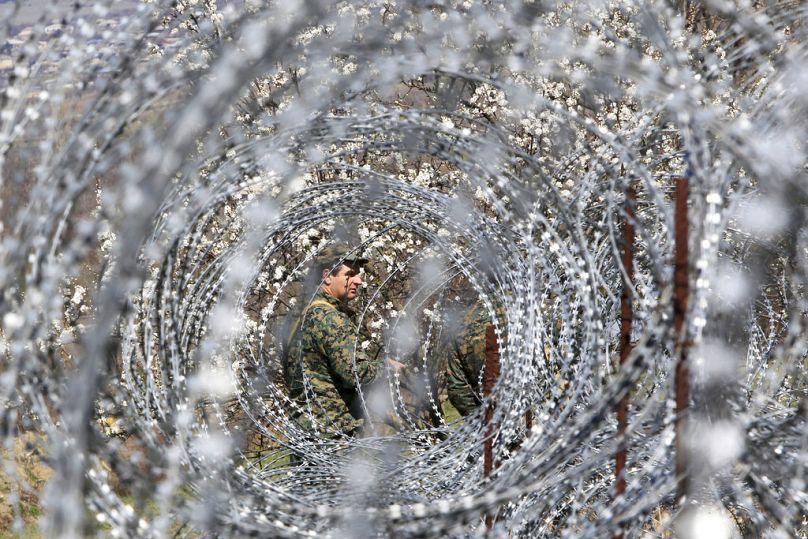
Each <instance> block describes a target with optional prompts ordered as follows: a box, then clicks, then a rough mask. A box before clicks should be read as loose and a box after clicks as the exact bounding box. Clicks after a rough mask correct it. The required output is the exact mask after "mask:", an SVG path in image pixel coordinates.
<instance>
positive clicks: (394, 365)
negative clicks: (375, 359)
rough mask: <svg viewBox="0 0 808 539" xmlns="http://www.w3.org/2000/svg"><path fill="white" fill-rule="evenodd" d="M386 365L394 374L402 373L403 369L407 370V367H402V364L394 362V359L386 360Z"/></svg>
mask: <svg viewBox="0 0 808 539" xmlns="http://www.w3.org/2000/svg"><path fill="white" fill-rule="evenodd" d="M387 364H388V365H389V366H390V368H391V369H393V371H394V372H396V373H400V372H401V371H403V370H404V369H406V368H407V366H406V365H404V364H403V363H400V362H398V361H396V360H395V359H388V360H387Z"/></svg>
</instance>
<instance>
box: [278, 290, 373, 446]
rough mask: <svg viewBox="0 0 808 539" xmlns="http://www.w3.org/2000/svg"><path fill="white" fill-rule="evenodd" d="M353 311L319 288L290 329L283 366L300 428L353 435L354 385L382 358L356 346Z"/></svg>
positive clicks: (356, 422) (369, 377)
mask: <svg viewBox="0 0 808 539" xmlns="http://www.w3.org/2000/svg"><path fill="white" fill-rule="evenodd" d="M358 340H359V335H358V332H357V328H356V325H355V324H354V321H353V313H352V312H351V311H350V310H349V309H348V308H347V307H346V306H345V305H344V304H342V303H340V301H339V300H337V299H336V298H334V297H333V296H330V295H328V294H326V293H324V292H322V291H318V292H317V293H316V294H315V296H314V299H313V300H312V302H311V303H310V304H309V306H308V308H307V309H306V311H305V312H304V314H303V316H302V321H301V322H300V323H299V325H298V327H297V328H296V329H295V330H294V333H293V335H292V338H291V340H290V342H289V347H288V353H287V356H286V361H285V365H284V379H285V381H286V385H287V387H288V388H289V396H290V398H291V399H292V400H293V401H295V402H296V403H297V405H298V406H297V408H296V409H295V410H294V411H293V412H292V416H293V418H294V419H295V420H296V421H297V423H298V424H300V425H301V426H302V427H303V428H305V429H308V430H312V431H317V432H319V433H320V434H323V435H325V436H329V437H334V436H338V435H339V434H340V433H342V434H347V435H349V436H352V435H355V434H357V432H358V431H359V429H360V428H361V427H362V425H363V423H364V420H363V419H362V418H361V417H360V416H359V413H357V412H355V411H352V406H353V407H355V406H356V404H357V403H356V402H355V401H356V399H357V396H358V392H357V388H356V385H357V384H367V383H370V382H372V381H373V380H374V379H375V378H376V375H377V373H378V371H379V370H380V367H381V361H380V360H377V359H376V358H375V357H369V356H368V355H367V354H366V353H365V352H364V351H363V350H361V349H357V341H358Z"/></svg>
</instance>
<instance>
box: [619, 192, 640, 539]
mask: <svg viewBox="0 0 808 539" xmlns="http://www.w3.org/2000/svg"><path fill="white" fill-rule="evenodd" d="M635 199H636V197H635V194H634V188H633V187H629V188H628V190H627V191H626V222H625V225H624V226H623V267H624V268H625V270H626V278H627V279H628V280H627V281H626V282H624V283H623V293H622V296H621V298H620V367H621V368H622V366H623V363H625V361H626V359H627V358H628V355H629V354H630V353H631V324H632V321H633V320H634V311H633V309H632V305H631V283H632V282H633V281H634V201H635ZM628 399H629V395H628V393H626V394H625V395H624V396H623V398H622V399H620V402H619V403H618V405H617V444H618V445H617V455H616V456H615V463H614V464H615V466H614V475H615V478H616V479H617V484H616V485H615V498H619V497H620V496H622V495H623V494H625V492H626V477H625V467H626V457H627V449H626V445H627V444H626V429H627V428H628ZM614 537H615V539H623V532H622V531H619V532H618V533H616V534H615V535H614Z"/></svg>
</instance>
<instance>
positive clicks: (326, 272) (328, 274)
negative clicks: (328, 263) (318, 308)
mask: <svg viewBox="0 0 808 539" xmlns="http://www.w3.org/2000/svg"><path fill="white" fill-rule="evenodd" d="M323 284H331V271H330V270H329V269H328V268H326V269H324V270H323Z"/></svg>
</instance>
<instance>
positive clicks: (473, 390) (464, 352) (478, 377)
mask: <svg viewBox="0 0 808 539" xmlns="http://www.w3.org/2000/svg"><path fill="white" fill-rule="evenodd" d="M503 314H504V313H502V312H500V310H498V311H497V316H498V318H500V320H501V319H502V316H503ZM490 323H491V318H490V316H489V314H488V310H487V309H486V308H485V306H484V305H483V304H482V303H480V302H478V303H475V304H474V306H472V308H471V309H469V310H468V312H466V315H465V316H464V317H463V323H462V325H461V326H460V330H459V331H458V333H457V334H456V335H455V337H454V339H452V342H450V343H449V350H448V354H449V358H448V361H447V367H446V369H447V372H446V389H447V392H448V395H449V402H451V403H452V406H454V407H455V408H456V409H457V411H458V412H460V415H463V416H467V415H469V414H471V413H472V412H474V410H476V409H477V407H478V406H479V405H480V404H481V403H482V386H481V384H482V370H483V367H484V366H485V328H486V327H487V326H488V324H490Z"/></svg>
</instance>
